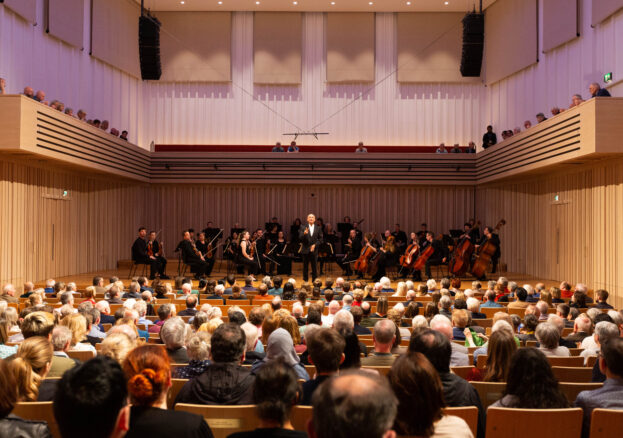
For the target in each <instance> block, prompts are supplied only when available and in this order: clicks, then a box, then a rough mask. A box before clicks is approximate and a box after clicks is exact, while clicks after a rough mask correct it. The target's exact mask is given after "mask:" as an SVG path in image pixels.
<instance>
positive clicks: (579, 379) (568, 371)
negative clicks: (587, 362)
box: [552, 366, 593, 383]
mask: <svg viewBox="0 0 623 438" xmlns="http://www.w3.org/2000/svg"><path fill="white" fill-rule="evenodd" d="M552 372H553V373H554V377H556V378H557V379H558V381H559V382H575V383H588V382H590V381H591V379H592V377H593V369H592V368H588V367H558V366H556V367H552Z"/></svg>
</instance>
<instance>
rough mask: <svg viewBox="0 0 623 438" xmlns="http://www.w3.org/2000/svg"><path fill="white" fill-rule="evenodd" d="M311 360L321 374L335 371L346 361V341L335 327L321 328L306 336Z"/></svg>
mask: <svg viewBox="0 0 623 438" xmlns="http://www.w3.org/2000/svg"><path fill="white" fill-rule="evenodd" d="M305 340H306V341H307V352H308V354H309V361H310V363H312V364H313V365H315V367H316V370H317V371H318V373H320V374H326V373H335V372H337V371H338V369H339V367H340V364H341V363H342V362H343V361H344V348H345V347H346V341H345V340H344V338H343V337H342V336H341V335H340V334H339V333H338V332H337V331H336V330H334V329H329V328H319V329H317V330H314V332H313V333H312V334H311V336H306V337H305Z"/></svg>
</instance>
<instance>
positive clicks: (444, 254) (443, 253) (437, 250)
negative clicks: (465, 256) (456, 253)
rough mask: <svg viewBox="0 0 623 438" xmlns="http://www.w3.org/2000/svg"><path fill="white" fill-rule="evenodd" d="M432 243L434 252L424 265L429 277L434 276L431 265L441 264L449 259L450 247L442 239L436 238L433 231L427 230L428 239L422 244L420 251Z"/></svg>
mask: <svg viewBox="0 0 623 438" xmlns="http://www.w3.org/2000/svg"><path fill="white" fill-rule="evenodd" d="M430 245H432V246H433V254H432V255H431V256H430V257H429V258H428V260H426V265H424V272H425V273H426V277H427V278H431V277H432V275H431V273H430V267H431V266H439V265H441V264H442V263H445V262H446V261H447V260H448V248H447V247H446V246H444V245H443V244H442V243H441V241H440V240H438V239H435V235H434V234H433V232H432V231H427V232H426V241H425V242H424V244H423V245H422V246H421V248H420V251H424V250H425V249H426V248H427V247H428V246H430Z"/></svg>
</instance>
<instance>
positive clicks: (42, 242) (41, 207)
mask: <svg viewBox="0 0 623 438" xmlns="http://www.w3.org/2000/svg"><path fill="white" fill-rule="evenodd" d="M115 179H116V178H115V177H109V178H104V177H94V176H90V175H87V174H86V173H78V172H73V171H67V170H52V169H50V168H44V167H36V166H26V165H24V164H21V163H18V162H14V161H8V160H0V194H1V196H2V198H1V199H0V283H6V282H11V283H15V284H16V285H18V286H21V284H22V283H23V282H24V281H25V280H43V279H45V278H47V277H52V276H63V275H71V274H78V273H83V272H92V271H97V270H99V269H112V268H114V267H116V264H117V261H118V260H119V259H127V258H129V257H130V250H129V245H128V242H130V243H131V241H132V238H133V236H134V234H135V231H136V227H137V226H138V224H139V223H142V222H143V221H144V220H145V217H146V208H145V201H146V199H147V198H146V189H147V185H139V184H136V183H127V182H117V181H115ZM62 190H68V191H69V193H70V199H69V200H58V199H51V198H50V196H57V195H58V194H60V193H61V191H62Z"/></svg>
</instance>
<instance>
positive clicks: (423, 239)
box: [417, 223, 428, 246]
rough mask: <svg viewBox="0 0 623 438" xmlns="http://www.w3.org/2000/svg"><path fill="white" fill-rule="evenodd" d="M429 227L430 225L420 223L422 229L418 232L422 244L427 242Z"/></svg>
mask: <svg viewBox="0 0 623 438" xmlns="http://www.w3.org/2000/svg"><path fill="white" fill-rule="evenodd" d="M427 228H428V225H426V224H425V223H423V224H422V225H420V231H418V232H417V237H418V239H420V246H422V245H424V243H425V242H426V233H427V232H428V230H427Z"/></svg>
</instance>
